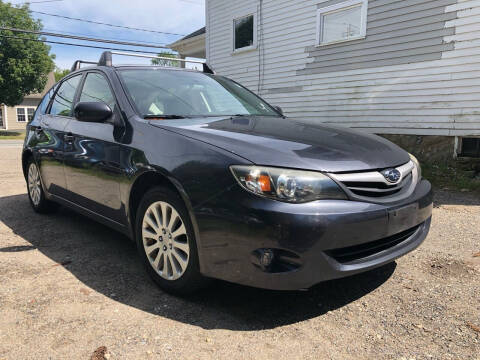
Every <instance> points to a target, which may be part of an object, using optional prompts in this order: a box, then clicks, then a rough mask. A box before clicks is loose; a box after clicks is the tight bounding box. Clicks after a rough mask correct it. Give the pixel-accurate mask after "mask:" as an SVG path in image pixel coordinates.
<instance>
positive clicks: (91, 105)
mask: <svg viewBox="0 0 480 360" xmlns="http://www.w3.org/2000/svg"><path fill="white" fill-rule="evenodd" d="M73 112H74V115H75V118H76V119H77V120H78V121H84V122H98V123H101V122H104V121H105V120H108V119H109V118H111V117H112V115H113V111H112V109H110V107H109V106H108V105H107V104H105V103H103V102H80V103H78V104H77V105H75V109H74V110H73Z"/></svg>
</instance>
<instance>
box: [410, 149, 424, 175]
mask: <svg viewBox="0 0 480 360" xmlns="http://www.w3.org/2000/svg"><path fill="white" fill-rule="evenodd" d="M408 155H410V160H412V162H413V164H414V165H415V167H416V168H417V174H418V181H419V182H420V180H422V168H421V166H420V162H419V161H418V160H417V158H416V157H415V156H413V155H412V154H410V153H409V154H408Z"/></svg>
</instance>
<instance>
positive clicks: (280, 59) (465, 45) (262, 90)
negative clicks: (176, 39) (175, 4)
mask: <svg viewBox="0 0 480 360" xmlns="http://www.w3.org/2000/svg"><path fill="white" fill-rule="evenodd" d="M339 2H341V1H338V2H335V1H333V2H332V1H331V0H330V1H318V0H317V1H313V0H299V1H290V0H264V1H263V9H262V13H263V16H262V17H259V16H258V13H259V8H258V3H259V2H258V1H255V0H245V1H242V2H238V1H237V2H234V1H224V0H207V14H208V19H207V44H208V45H207V46H208V47H207V54H208V55H207V56H208V61H209V63H210V64H211V65H212V67H213V69H214V70H215V71H216V72H217V73H219V74H220V75H225V76H228V77H231V78H233V79H234V80H236V81H238V82H240V83H241V84H243V85H245V86H247V87H248V88H250V89H251V90H253V91H255V92H257V93H259V94H260V95H261V96H262V97H264V98H265V99H266V100H267V101H269V102H270V103H271V104H272V105H279V106H281V107H282V108H283V110H284V112H285V114H286V115H287V116H289V117H295V118H298V119H299V120H301V121H305V122H308V123H322V122H323V123H333V124H341V125H346V126H351V127H355V128H360V129H364V130H366V131H369V132H374V133H385V134H388V133H390V134H415V135H452V136H453V135H455V136H463V135H480V113H479V112H478V103H479V101H480V82H479V81H478V78H479V77H480V55H479V54H480V27H479V26H478V24H479V23H480V1H479V0H470V1H462V2H459V3H455V4H452V5H449V4H450V3H452V1H451V0H435V1H422V0H403V1H393V0H370V1H368V22H367V35H366V38H365V40H353V41H351V42H345V43H340V44H332V45H328V46H325V47H323V46H322V47H317V46H316V44H317V31H316V29H317V10H318V9H321V8H322V7H326V6H330V5H332V3H339ZM322 3H323V4H324V5H322ZM325 4H326V5H325ZM252 6H253V7H257V22H258V24H259V29H258V33H257V35H258V51H255V52H246V53H242V54H238V55H234V56H232V54H231V50H230V49H231V45H230V44H231V35H230V34H231V19H233V18H235V17H238V16H239V15H242V14H245V13H248V11H251V10H249V9H251V8H252ZM261 24H262V26H261ZM317 52H318V54H317ZM322 66H327V67H326V68H322ZM259 79H260V82H259Z"/></svg>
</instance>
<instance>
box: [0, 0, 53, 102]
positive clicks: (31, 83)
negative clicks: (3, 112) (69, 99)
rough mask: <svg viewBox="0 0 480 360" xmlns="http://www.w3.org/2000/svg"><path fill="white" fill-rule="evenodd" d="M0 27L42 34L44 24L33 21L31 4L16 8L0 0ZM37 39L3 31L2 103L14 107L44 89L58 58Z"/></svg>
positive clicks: (0, 44) (0, 38)
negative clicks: (50, 53)
mask: <svg viewBox="0 0 480 360" xmlns="http://www.w3.org/2000/svg"><path fill="white" fill-rule="evenodd" d="M0 27H9V28H19V29H26V30H33V31H39V30H41V29H42V24H41V22H40V20H34V19H32V17H31V16H30V13H29V8H28V5H23V6H16V7H14V6H12V5H11V4H10V3H4V2H3V1H2V0H0ZM19 37H21V38H22V39H21V40H20V39H18V38H19ZM16 38H17V39H16ZM24 39H25V40H24ZM38 40H41V38H40V36H39V35H36V34H21V33H17V32H12V31H10V30H0V103H4V104H6V105H8V106H15V105H18V104H20V103H21V102H22V100H23V98H24V96H26V95H28V94H31V93H37V92H38V93H39V92H42V91H43V90H44V88H45V85H46V83H47V78H48V73H49V72H51V71H52V70H53V68H54V64H53V59H54V58H55V55H49V52H50V47H49V46H47V45H45V44H44V43H42V42H39V41H38Z"/></svg>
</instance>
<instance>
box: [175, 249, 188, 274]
mask: <svg viewBox="0 0 480 360" xmlns="http://www.w3.org/2000/svg"><path fill="white" fill-rule="evenodd" d="M172 255H173V256H174V257H175V259H176V260H177V262H178V264H179V265H180V268H181V271H182V272H183V271H185V268H186V267H187V265H188V258H187V260H184V259H183V258H182V257H181V256H180V255H178V254H177V253H176V252H175V251H173V252H172Z"/></svg>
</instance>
